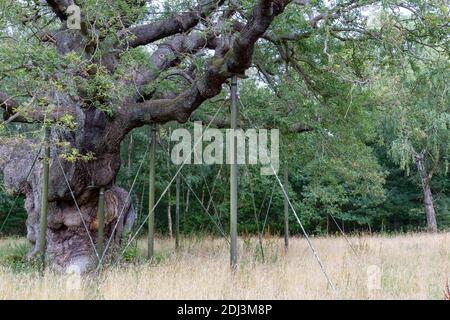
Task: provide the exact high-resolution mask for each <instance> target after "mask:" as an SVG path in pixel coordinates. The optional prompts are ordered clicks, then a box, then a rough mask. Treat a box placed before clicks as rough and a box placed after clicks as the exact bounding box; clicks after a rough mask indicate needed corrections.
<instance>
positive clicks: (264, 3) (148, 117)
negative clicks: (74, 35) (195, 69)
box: [122, 0, 290, 129]
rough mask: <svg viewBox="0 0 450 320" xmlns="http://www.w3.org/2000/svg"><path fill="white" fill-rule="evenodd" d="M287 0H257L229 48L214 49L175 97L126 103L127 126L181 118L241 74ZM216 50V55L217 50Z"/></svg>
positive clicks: (188, 115) (186, 116)
mask: <svg viewBox="0 0 450 320" xmlns="http://www.w3.org/2000/svg"><path fill="white" fill-rule="evenodd" d="M289 2H290V1H289V0H261V1H260V2H259V3H258V4H257V5H256V7H255V8H254V9H253V13H252V16H251V18H250V19H249V22H248V23H247V24H246V25H245V27H244V28H243V29H242V31H241V32H240V33H239V34H238V35H237V37H236V38H235V39H234V41H233V42H232V45H231V47H230V49H229V50H227V51H226V52H223V50H221V48H218V49H216V56H214V57H213V58H212V59H210V61H209V63H208V66H207V67H206V70H205V72H204V75H203V76H201V77H200V78H199V79H197V80H196V81H195V83H194V84H193V85H192V86H191V87H190V88H189V89H187V90H185V91H184V92H182V93H181V94H180V95H179V96H178V97H176V98H175V99H170V100H166V99H164V100H151V101H145V102H143V103H132V104H128V105H127V106H125V107H124V108H123V111H122V113H123V115H125V116H126V117H128V118H129V120H130V121H129V126H130V129H131V128H133V127H137V126H140V125H143V124H147V123H152V122H167V121H170V120H176V121H179V122H185V121H187V120H188V119H189V117H190V115H191V114H192V112H193V111H194V110H196V109H197V108H198V107H199V106H200V105H201V104H202V103H203V102H204V101H205V100H208V99H210V98H212V97H214V96H216V95H217V94H219V93H220V91H221V89H222V85H223V84H224V83H225V81H226V80H227V79H229V78H230V77H232V76H233V75H242V74H244V73H245V70H246V69H248V68H249V67H250V66H251V62H252V56H253V51H254V47H255V44H256V42H257V40H258V39H259V38H261V36H262V35H263V34H264V33H265V32H266V30H267V29H268V28H269V26H270V24H271V23H272V21H273V20H274V18H275V17H276V16H277V15H279V14H280V13H282V12H283V10H284V8H285V7H286V6H287V4H288V3H289ZM219 52H220V55H218V54H217V53H219Z"/></svg>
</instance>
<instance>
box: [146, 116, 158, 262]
mask: <svg viewBox="0 0 450 320" xmlns="http://www.w3.org/2000/svg"><path fill="white" fill-rule="evenodd" d="M156 131H157V125H156V124H155V123H154V124H152V125H151V126H150V139H151V142H150V157H149V159H150V168H149V169H150V170H149V171H150V174H149V183H150V187H149V196H148V200H149V201H148V247H147V258H148V259H153V254H154V244H155V210H154V209H155V208H154V206H155V189H156V185H155V166H156V165H155V161H156Z"/></svg>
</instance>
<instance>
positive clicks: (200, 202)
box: [163, 145, 230, 244]
mask: <svg viewBox="0 0 450 320" xmlns="http://www.w3.org/2000/svg"><path fill="white" fill-rule="evenodd" d="M163 147H164V148H166V150H168V147H167V146H165V145H163ZM166 150H165V151H166ZM219 173H220V171H219ZM179 174H180V177H181V178H182V179H183V182H184V183H185V184H186V186H187V187H188V189H189V190H190V191H191V192H192V193H193V194H194V197H195V198H196V199H197V201H198V203H199V204H200V206H201V207H202V209H203V210H204V211H205V212H206V214H207V215H208V217H209V218H210V220H211V221H212V222H213V223H214V225H215V226H216V227H217V229H218V230H219V232H220V234H221V235H222V236H223V237H224V238H225V240H226V241H227V242H228V244H230V240H229V239H228V237H227V236H226V234H225V231H224V230H223V226H222V224H221V223H220V219H219V222H217V221H216V220H215V219H214V217H213V216H212V215H211V214H210V213H209V210H208V208H209V204H208V208H206V207H205V205H204V204H203V202H202V200H200V198H199V196H198V194H197V193H196V192H195V191H194V189H193V188H192V186H191V185H190V183H189V182H188V180H187V179H186V177H185V176H184V175H183V174H182V173H181V172H180V173H179ZM203 178H204V176H203ZM204 180H205V185H206V187H207V189H208V192H209V187H208V184H207V182H206V179H204ZM216 180H217V176H216V179H215V181H214V185H213V188H214V186H215V182H216ZM208 202H209V203H210V202H212V204H213V207H215V204H214V201H213V196H212V194H211V193H210V199H209V200H208Z"/></svg>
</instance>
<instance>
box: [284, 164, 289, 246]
mask: <svg viewBox="0 0 450 320" xmlns="http://www.w3.org/2000/svg"><path fill="white" fill-rule="evenodd" d="M288 185H289V173H288V165H287V164H286V166H285V167H284V192H285V195H284V249H285V250H286V252H287V251H288V248H289V202H288V198H287V196H286V195H287V194H288Z"/></svg>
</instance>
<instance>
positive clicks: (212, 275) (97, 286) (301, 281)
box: [0, 233, 450, 299]
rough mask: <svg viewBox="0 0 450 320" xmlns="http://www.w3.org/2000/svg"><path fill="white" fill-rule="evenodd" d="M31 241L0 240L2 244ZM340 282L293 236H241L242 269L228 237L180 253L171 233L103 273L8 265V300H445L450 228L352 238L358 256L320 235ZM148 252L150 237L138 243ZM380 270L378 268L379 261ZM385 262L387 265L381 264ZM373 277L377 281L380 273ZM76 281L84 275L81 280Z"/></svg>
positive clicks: (319, 245) (0, 286) (3, 282)
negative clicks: (233, 268)
mask: <svg viewBox="0 0 450 320" xmlns="http://www.w3.org/2000/svg"><path fill="white" fill-rule="evenodd" d="M24 241H25V240H23V239H4V240H0V258H1V252H2V250H6V249H5V248H6V247H8V246H9V247H10V246H11V245H12V243H17V242H19V243H22V244H23V243H24ZM312 241H313V244H314V245H315V247H316V249H317V251H318V253H319V255H320V258H321V259H322V262H323V264H324V265H325V267H326V269H327V271H328V273H329V275H330V278H331V279H332V281H333V282H334V284H335V286H336V290H335V291H333V290H332V289H331V288H330V287H329V286H328V285H327V282H326V279H325V277H324V275H323V274H322V272H321V270H320V268H319V267H318V264H317V261H316V260H315V259H314V257H313V255H312V253H311V251H310V249H309V247H308V246H307V243H306V241H305V240H304V239H302V238H292V240H291V242H290V248H289V252H288V253H287V254H285V253H284V248H283V242H282V239H279V238H268V239H265V240H264V251H265V252H264V253H265V261H264V262H263V261H262V259H261V255H260V254H259V251H258V242H257V240H256V239H254V238H253V239H240V241H239V253H240V256H239V269H238V271H237V272H236V274H234V275H232V274H231V272H230V269H229V250H228V245H227V243H226V242H225V241H224V240H223V239H215V238H208V237H207V238H189V239H184V240H183V242H182V249H181V250H180V251H179V252H174V250H173V249H172V248H173V247H174V243H173V241H172V240H169V239H158V240H157V241H156V244H157V245H156V252H158V256H157V262H154V263H148V262H135V263H126V264H125V263H123V264H121V265H118V266H115V267H113V268H110V269H108V270H106V271H104V272H103V273H102V274H101V275H100V276H99V277H98V278H94V277H83V278H82V279H81V283H80V287H79V288H77V285H75V286H74V285H73V281H74V279H73V276H68V275H61V274H56V273H53V272H51V271H48V272H47V273H46V274H45V275H44V276H43V277H39V276H37V273H36V272H35V271H30V270H27V269H25V270H14V269H12V268H11V267H8V266H7V265H5V264H4V263H3V264H2V265H3V266H0V299H444V298H445V295H446V292H447V295H448V290H449V289H448V287H447V288H446V283H447V279H448V277H449V276H450V233H440V234H408V235H397V236H368V235H365V236H352V237H350V241H351V243H352V244H353V246H354V248H355V250H356V252H357V256H356V255H355V254H354V253H353V251H352V250H351V248H350V247H349V245H348V244H347V242H346V241H345V239H344V238H342V237H323V238H322V237H321V238H313V239H312ZM137 248H138V250H137V251H138V252H139V254H142V256H143V255H144V252H145V241H144V240H140V241H138V244H137ZM370 266H376V267H375V270H380V279H381V284H380V287H379V288H378V289H377V288H376V290H372V291H371V290H369V288H370V287H369V288H368V284H369V283H370V279H369V278H368V268H369V267H370ZM371 268H372V269H373V267H371ZM378 268H379V269H378ZM372 280H373V279H372ZM75 284H76V281H75Z"/></svg>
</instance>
